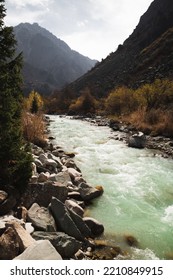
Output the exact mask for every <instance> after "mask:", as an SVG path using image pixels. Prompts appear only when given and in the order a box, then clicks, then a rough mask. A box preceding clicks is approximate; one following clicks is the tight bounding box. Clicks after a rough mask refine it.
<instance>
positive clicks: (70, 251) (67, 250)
mask: <svg viewBox="0 0 173 280" xmlns="http://www.w3.org/2000/svg"><path fill="white" fill-rule="evenodd" d="M32 236H33V238H34V239H35V240H45V239H46V240H49V241H50V242H51V244H52V245H53V246H54V247H55V248H56V250H57V251H58V253H59V254H60V255H61V256H62V257H63V258H71V257H72V256H74V254H75V253H76V252H77V251H78V250H79V249H80V248H81V246H82V243H81V242H79V241H78V240H76V239H75V238H73V237H71V236H69V235H67V234H65V233H63V232H42V231H36V232H34V233H33V235H32Z"/></svg>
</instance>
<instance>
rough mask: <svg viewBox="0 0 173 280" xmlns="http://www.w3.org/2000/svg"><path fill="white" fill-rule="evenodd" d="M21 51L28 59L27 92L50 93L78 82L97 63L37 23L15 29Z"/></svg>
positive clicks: (22, 25)
mask: <svg viewBox="0 0 173 280" xmlns="http://www.w3.org/2000/svg"><path fill="white" fill-rule="evenodd" d="M14 34H15V37H16V40H17V52H21V51H22V52H23V57H24V67H23V76H24V87H25V92H30V91H31V90H32V89H33V88H34V89H35V90H38V91H39V92H40V93H45V94H46V93H49V92H51V91H52V89H54V88H58V89H60V88H62V87H63V86H64V85H66V84H68V83H70V82H72V81H74V80H76V79H77V78H78V77H80V76H81V75H83V74H84V73H86V72H87V71H88V70H90V69H91V68H92V67H93V66H94V65H95V64H96V62H97V61H96V60H91V59H89V58H88V57H85V56H83V55H81V54H79V53H78V52H76V51H74V50H71V49H70V47H69V46H68V45H67V44H66V43H65V42H63V41H62V40H60V39H58V38H57V37H56V36H54V35H53V34H52V33H50V32H49V31H48V30H46V29H44V28H42V27H40V26H39V25H38V24H37V23H34V24H30V23H21V24H19V25H18V26H16V27H14Z"/></svg>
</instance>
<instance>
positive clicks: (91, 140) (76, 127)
mask: <svg viewBox="0 0 173 280" xmlns="http://www.w3.org/2000/svg"><path fill="white" fill-rule="evenodd" d="M50 118H51V120H53V122H51V124H50V130H51V134H52V135H53V136H54V137H56V143H57V144H58V145H59V146H61V147H63V148H64V149H65V150H66V151H73V152H75V153H76V157H75V162H76V163H77V165H78V166H79V168H80V169H81V170H82V174H83V177H84V178H85V179H86V181H87V182H88V183H90V184H91V185H92V186H97V185H102V186H103V187H104V194H103V196H101V197H99V198H98V199H96V200H95V201H94V202H93V203H92V205H90V206H89V209H88V210H87V211H88V215H90V216H92V217H94V218H96V219H97V220H99V221H100V222H102V223H103V224H104V226H105V233H104V235H105V236H104V238H106V239H108V240H109V241H110V242H112V243H115V244H118V245H120V246H121V248H123V250H124V251H126V252H127V256H126V257H125V258H128V259H169V258H171V259H172V258H173V160H171V159H164V158H162V157H159V156H154V153H153V151H151V150H147V149H143V150H139V149H133V148H129V147H127V145H126V144H125V143H123V142H120V141H116V140H114V139H113V137H112V136H113V132H112V131H111V130H110V128H109V127H98V126H95V125H92V124H90V123H88V122H84V121H82V120H73V119H70V118H60V117H59V116H50ZM126 235H132V236H134V237H135V238H136V239H137V240H138V242H139V245H138V249H137V248H130V247H128V246H127V245H126V243H125V241H124V240H125V238H124V236H126Z"/></svg>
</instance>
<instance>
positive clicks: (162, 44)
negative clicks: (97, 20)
mask: <svg viewBox="0 0 173 280" xmlns="http://www.w3.org/2000/svg"><path fill="white" fill-rule="evenodd" d="M172 76H173V2H172V0H164V1H163V0H155V1H153V2H152V3H151V5H150V7H149V8H148V10H147V11H146V13H145V14H144V15H143V16H142V17H141V18H140V21H139V24H138V25H137V27H136V28H135V30H134V31H133V33H132V34H131V35H130V36H129V38H128V39H127V40H126V41H125V42H124V43H123V45H119V47H118V49H117V50H116V51H115V52H114V53H111V54H110V55H109V56H108V57H107V58H106V59H104V60H103V61H102V62H101V63H98V64H97V65H96V66H95V67H94V68H93V69H92V70H91V71H89V72H88V73H87V74H85V75H84V76H83V77H80V78H79V79H78V80H76V81H75V82H74V83H72V84H71V85H70V86H69V87H70V88H71V89H73V90H74V91H75V92H79V91H80V90H81V89H83V88H85V87H89V88H90V89H91V92H92V93H93V94H95V95H96V96H98V97H101V96H105V95H106V94H107V93H108V92H110V91H111V89H113V88H114V87H116V86H119V85H127V86H132V87H138V86H139V85H141V84H142V83H146V82H152V81H153V80H154V79H155V78H162V77H172Z"/></svg>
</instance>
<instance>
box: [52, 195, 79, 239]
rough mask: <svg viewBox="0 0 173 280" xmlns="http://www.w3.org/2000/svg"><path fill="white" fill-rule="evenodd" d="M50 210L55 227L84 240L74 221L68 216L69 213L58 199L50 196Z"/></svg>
mask: <svg viewBox="0 0 173 280" xmlns="http://www.w3.org/2000/svg"><path fill="white" fill-rule="evenodd" d="M50 207H51V211H52V214H53V216H54V219H55V222H56V225H57V228H58V229H59V230H60V231H63V232H65V233H66V234H68V235H70V236H72V237H74V238H76V239H77V240H84V237H83V236H82V234H81V232H80V230H79V229H78V228H77V226H76V225H75V223H74V221H73V220H72V218H71V217H70V214H69V212H68V210H67V208H66V206H65V205H64V203H62V202H61V201H60V200H58V199H57V198H55V197H52V200H51V205H50Z"/></svg>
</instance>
